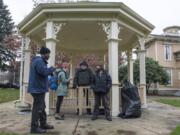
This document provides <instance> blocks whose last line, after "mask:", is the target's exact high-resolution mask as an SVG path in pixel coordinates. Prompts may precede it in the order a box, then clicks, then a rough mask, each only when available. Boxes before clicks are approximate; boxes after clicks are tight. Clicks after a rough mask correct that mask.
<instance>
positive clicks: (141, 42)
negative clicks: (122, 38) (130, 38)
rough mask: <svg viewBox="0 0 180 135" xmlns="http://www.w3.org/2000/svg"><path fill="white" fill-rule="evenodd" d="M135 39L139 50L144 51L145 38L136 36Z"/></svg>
mask: <svg viewBox="0 0 180 135" xmlns="http://www.w3.org/2000/svg"><path fill="white" fill-rule="evenodd" d="M137 38H138V41H139V45H140V49H141V50H144V49H145V47H144V46H145V38H144V37H141V36H138V35H137Z"/></svg>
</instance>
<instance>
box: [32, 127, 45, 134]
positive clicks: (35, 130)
mask: <svg viewBox="0 0 180 135" xmlns="http://www.w3.org/2000/svg"><path fill="white" fill-rule="evenodd" d="M30 133H32V134H43V133H46V130H45V129H42V128H36V129H31V131H30Z"/></svg>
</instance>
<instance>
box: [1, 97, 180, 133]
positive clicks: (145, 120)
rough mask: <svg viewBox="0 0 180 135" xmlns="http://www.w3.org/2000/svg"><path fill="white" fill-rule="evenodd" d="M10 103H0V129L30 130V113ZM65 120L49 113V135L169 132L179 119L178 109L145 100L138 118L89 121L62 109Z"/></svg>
mask: <svg viewBox="0 0 180 135" xmlns="http://www.w3.org/2000/svg"><path fill="white" fill-rule="evenodd" d="M18 112H19V110H18V109H15V108H14V105H13V103H12V102H10V103H4V104H0V119H1V121H0V132H6V133H17V134H20V135H26V134H28V133H29V130H30V119H31V113H25V114H23V115H22V114H20V113H18ZM64 113H66V114H65V120H63V121H60V120H55V119H54V116H49V117H48V121H49V123H51V124H53V125H54V126H55V129H53V130H49V131H48V133H47V134H49V135H169V134H170V132H171V131H172V130H173V129H174V128H175V127H176V125H177V124H178V123H179V122H180V121H179V119H180V109H179V108H176V107H172V106H169V105H164V104H161V103H157V102H154V101H152V100H151V99H149V100H148V108H147V109H144V110H143V114H142V117H141V118H138V119H121V118H117V117H114V118H113V121H112V122H109V121H106V120H105V119H104V116H100V117H99V119H98V120H96V121H92V120H91V119H90V118H91V116H90V115H83V116H78V115H76V114H75V113H71V112H67V111H65V112H64Z"/></svg>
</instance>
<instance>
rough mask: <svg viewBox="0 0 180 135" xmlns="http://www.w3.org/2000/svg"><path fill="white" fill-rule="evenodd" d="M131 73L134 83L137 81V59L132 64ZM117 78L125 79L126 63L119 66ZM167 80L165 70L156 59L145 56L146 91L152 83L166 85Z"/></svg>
mask: <svg viewBox="0 0 180 135" xmlns="http://www.w3.org/2000/svg"><path fill="white" fill-rule="evenodd" d="M133 68H134V70H133V74H134V83H135V84H138V83H139V80H140V79H139V78H140V77H139V60H136V61H135V62H134V64H133ZM119 80H120V81H124V80H127V65H124V66H120V67H119ZM168 81H169V76H168V74H167V72H166V71H165V70H164V69H163V67H162V66H160V65H159V63H158V62H157V61H154V60H153V59H152V58H148V57H146V89H147V91H148V90H149V88H150V87H151V85H152V84H153V83H157V82H158V83H160V84H162V85H167V84H168Z"/></svg>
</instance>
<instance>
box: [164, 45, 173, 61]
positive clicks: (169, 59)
mask: <svg viewBox="0 0 180 135" xmlns="http://www.w3.org/2000/svg"><path fill="white" fill-rule="evenodd" d="M166 47H169V53H170V54H169V58H168V59H166ZM171 50H172V49H171V46H170V45H164V59H165V61H171V55H172V52H171Z"/></svg>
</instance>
